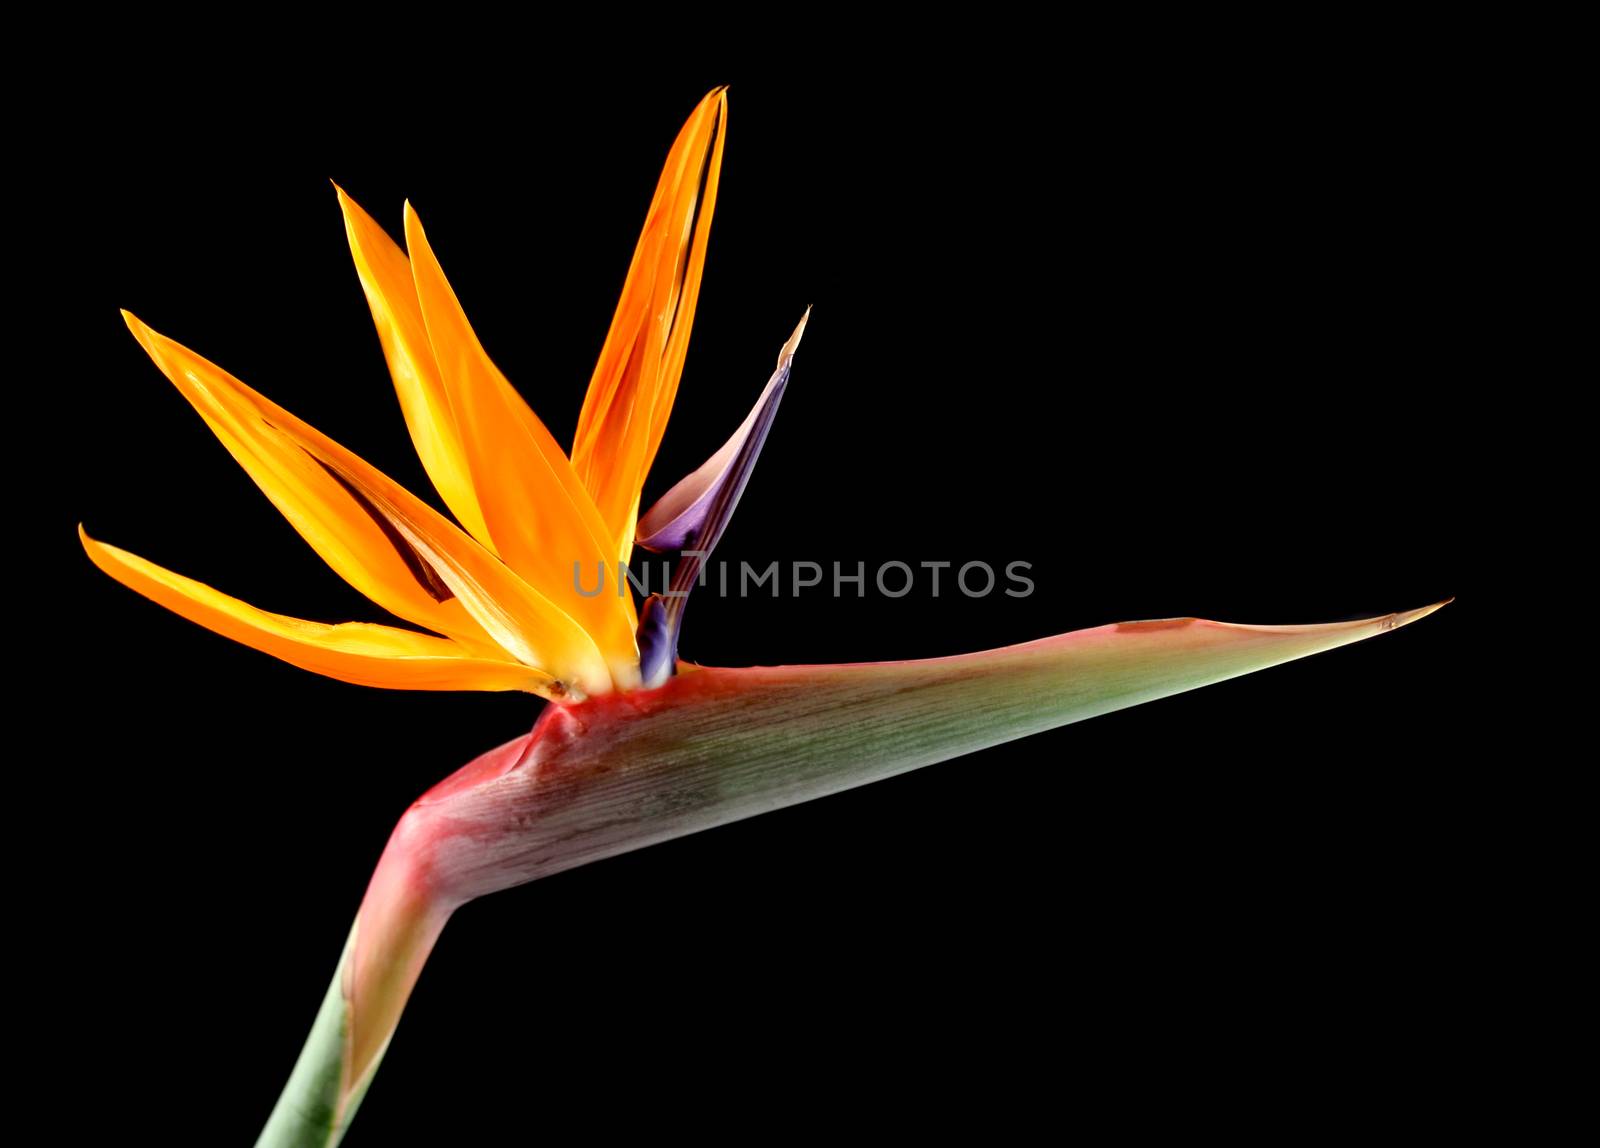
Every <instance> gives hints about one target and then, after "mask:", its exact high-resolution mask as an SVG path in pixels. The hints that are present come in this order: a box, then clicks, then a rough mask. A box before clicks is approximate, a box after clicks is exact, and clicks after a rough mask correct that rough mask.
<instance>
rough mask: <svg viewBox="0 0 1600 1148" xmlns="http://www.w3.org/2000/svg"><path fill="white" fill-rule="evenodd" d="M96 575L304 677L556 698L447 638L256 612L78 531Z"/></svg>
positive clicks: (541, 680) (534, 673)
mask: <svg viewBox="0 0 1600 1148" xmlns="http://www.w3.org/2000/svg"><path fill="white" fill-rule="evenodd" d="M78 537H79V538H80V539H81V540H82V541H83V548H84V550H86V551H87V552H88V554H89V558H90V559H91V560H92V561H93V562H94V564H95V565H96V566H98V567H100V569H102V570H104V571H105V572H106V573H107V574H109V575H111V577H113V578H115V579H116V580H117V581H118V582H121V583H122V584H123V585H124V586H127V587H128V588H129V589H131V590H135V591H137V592H138V593H140V594H143V595H144V596H145V597H146V598H149V599H150V600H151V601H152V602H155V603H157V604H159V605H162V606H165V607H166V608H167V609H169V610H172V611H173V612H175V613H178V614H181V615H183V616H184V617H185V618H188V619H189V620H190V621H191V622H198V623H199V624H200V625H202V626H204V627H205V628H206V629H208V630H213V631H215V632H216V633H218V634H221V635H223V636H224V637H228V638H232V639H234V641H237V642H243V643H244V644H245V645H247V646H250V647H251V648H253V649H257V650H260V651H262V652H263V653H267V654H271V655H272V656H273V657H275V658H281V659H283V660H284V661H286V662H288V663H289V664H290V665H294V666H299V667H300V668H301V669H303V670H310V671H311V672H313V673H317V674H325V675H327V676H328V677H330V678H338V679H339V680H340V681H343V682H353V683H355V684H356V685H361V686H384V687H387V688H389V689H397V690H527V691H530V692H532V693H537V694H543V695H545V696H546V697H559V696H561V693H560V687H559V686H558V685H557V683H556V680H555V678H554V677H552V676H551V675H550V674H547V673H545V672H544V671H542V670H539V669H535V668H534V667H532V666H524V665H521V664H519V663H517V662H514V661H512V660H511V659H510V658H506V659H504V660H494V659H490V658H486V657H483V656H481V655H480V656H474V655H473V654H471V653H469V652H468V651H466V650H465V649H464V648H463V647H462V646H460V645H458V644H457V643H455V642H452V641H450V640H449V639H447V638H437V637H434V636H433V635H431V634H418V633H414V632H412V631H410V630H400V629H396V628H395V627H393V626H378V625H372V624H369V623H365V622H346V623H343V624H342V625H336V626H330V625H326V624H324V623H321V622H307V621H303V620H302V619H300V618H290V617H286V616H285V615H283V614H272V613H268V612H267V611H265V610H258V609H256V608H255V607H254V606H251V605H250V604H249V603H247V602H241V601H240V600H239V599H237V598H231V597H229V596H228V595H226V594H223V593H221V592H220V591H218V590H214V589H212V588H211V587H210V586H207V585H205V584H204V583H201V582H196V581H195V580H194V579H192V578H185V577H183V576H182V575H180V574H174V573H173V572H172V571H170V570H166V569H164V568H162V567H160V566H157V565H156V564H155V563H153V562H147V561H146V560H145V559H143V558H140V557H139V556H138V555H136V554H130V553H128V552H127V551H126V550H119V549H118V548H117V547H115V546H107V545H106V544H105V543H103V542H97V541H95V540H94V539H93V538H90V537H89V536H88V534H86V533H85V532H84V530H83V527H81V526H80V527H79V528H78Z"/></svg>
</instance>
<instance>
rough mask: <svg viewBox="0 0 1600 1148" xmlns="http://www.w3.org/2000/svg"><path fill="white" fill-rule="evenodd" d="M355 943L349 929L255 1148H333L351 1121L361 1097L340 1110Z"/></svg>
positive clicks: (354, 1098)
mask: <svg viewBox="0 0 1600 1148" xmlns="http://www.w3.org/2000/svg"><path fill="white" fill-rule="evenodd" d="M355 943H356V931H355V929H354V928H351V930H350V936H349V938H348V939H346V941H345V943H344V952H343V953H341V954H340V955H339V967H338V969H337V970H335V972H334V974H333V981H332V983H330V984H329V985H328V991H327V993H326V994H325V995H324V996H323V998H322V1007H321V1008H320V1009H318V1010H317V1019H316V1020H315V1021H313V1022H312V1025H311V1035H310V1036H308V1037H307V1038H306V1045H305V1047H304V1048H303V1049H301V1050H300V1059H299V1060H297V1061H295V1065H294V1071H293V1072H292V1073H290V1075H289V1083H288V1084H286V1085H284V1088H283V1094H282V1095H281V1096H279V1097H278V1103H277V1104H276V1105H274V1106H273V1109H272V1115H271V1116H269V1117H268V1118H267V1125H266V1127H265V1128H263V1129H262V1130H261V1136H260V1138H259V1139H257V1140H256V1148H332V1146H333V1145H335V1144H337V1143H339V1141H340V1140H341V1139H343V1137H344V1130H345V1128H347V1127H348V1126H349V1124H350V1118H351V1117H352V1116H354V1115H355V1110H356V1106H357V1104H359V1103H360V1100H361V1097H360V1095H356V1096H355V1097H353V1098H352V1099H351V1100H350V1101H348V1102H347V1103H346V1104H345V1105H344V1111H343V1112H340V1105H339V1092H340V1084H341V1081H342V1079H343V1075H344V1050H345V1044H346V1041H347V1040H348V1039H349V1032H350V1004H349V1002H348V1001H347V1000H346V999H345V994H344V983H345V979H346V977H347V975H348V970H349V965H350V962H351V960H352V959H353V957H354V954H355ZM368 1079H369V1080H370V1079H371V1074H370V1073H369V1074H368ZM363 1091H365V1090H363Z"/></svg>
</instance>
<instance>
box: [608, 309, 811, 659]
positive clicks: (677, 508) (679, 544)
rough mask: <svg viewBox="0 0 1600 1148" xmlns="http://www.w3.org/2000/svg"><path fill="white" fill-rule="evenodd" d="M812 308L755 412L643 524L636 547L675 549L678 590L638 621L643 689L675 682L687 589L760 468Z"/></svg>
mask: <svg viewBox="0 0 1600 1148" xmlns="http://www.w3.org/2000/svg"><path fill="white" fill-rule="evenodd" d="M810 317H811V309H810V308H809V307H808V308H806V313H805V314H804V315H802V316H801V318H800V325H799V326H798V327H796V328H795V329H794V334H792V335H790V336H789V341H788V342H787V343H785V344H784V345H783V350H782V351H780V352H779V353H778V366H777V369H776V370H774V371H773V372H772V378H770V379H768V380H767V385H766V388H765V389H764V390H762V392H761V397H760V398H759V399H757V400H756V405H755V407H754V409H752V410H751V412H750V413H749V415H747V416H746V417H745V420H744V422H742V423H740V424H739V429H738V430H736V431H734V432H733V437H732V438H730V439H729V440H728V441H727V442H725V443H723V444H722V448H721V449H720V450H718V451H717V453H716V454H714V455H712V456H711V457H710V458H708V459H707V460H706V461H705V462H704V463H703V464H702V465H701V466H700V468H699V469H698V470H696V471H695V472H694V473H692V474H690V475H689V476H688V477H687V478H685V479H683V480H682V481H681V482H679V483H678V484H677V485H676V486H674V487H673V488H672V489H671V490H669V491H667V493H666V494H664V495H662V496H661V501H659V502H657V503H656V504H655V505H654V506H653V507H651V508H650V511H649V513H647V514H646V515H644V517H642V518H640V519H639V527H638V532H637V534H636V536H635V541H636V542H637V543H638V544H639V545H640V546H642V547H644V548H645V549H646V550H655V551H677V552H678V553H679V558H678V563H677V567H676V568H675V570H674V571H673V577H672V588H671V590H670V591H669V593H668V594H667V595H666V596H662V595H658V594H653V595H651V596H650V598H649V599H647V600H646V601H645V604H644V609H643V610H642V611H641V613H640V615H639V631H638V639H639V660H640V669H641V671H642V672H643V675H644V681H645V685H646V686H647V687H648V686H658V685H660V684H661V683H662V682H664V681H666V680H667V678H669V677H671V676H672V672H673V670H674V669H675V668H676V666H677V662H678V631H679V628H680V627H681V626H682V624H683V609H684V604H685V602H686V600H687V599H688V596H689V590H690V589H691V588H692V587H693V586H694V584H695V582H696V580H697V579H698V578H699V577H700V568H701V566H702V565H703V564H704V563H705V560H706V558H707V557H709V556H710V554H711V550H712V548H713V547H715V546H716V544H717V542H718V540H720V539H721V538H722V532H723V530H725V529H726V528H727V525H728V522H729V520H730V519H732V518H733V511H734V508H735V507H736V506H738V505H739V496H740V495H741V494H743V493H744V487H745V483H747V482H749V481H750V473H751V471H753V470H754V469H755V466H756V459H757V458H758V457H759V456H760V454H761V447H762V444H764V443H765V442H766V441H767V432H768V431H770V430H771V429H772V420H773V418H774V417H776V415H777V413H778V404H779V403H780V402H782V401H783V392H784V388H785V387H786V386H787V385H788V382H789V368H790V366H791V365H792V364H793V362H794V352H795V348H797V347H799V345H800V337H801V336H802V335H804V334H805V330H806V320H807V319H809V318H810Z"/></svg>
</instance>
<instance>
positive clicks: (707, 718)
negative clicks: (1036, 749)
mask: <svg viewBox="0 0 1600 1148" xmlns="http://www.w3.org/2000/svg"><path fill="white" fill-rule="evenodd" d="M1442 604H1443V603H1440V604H1439V605H1442ZM1436 609H1438V605H1435V606H1429V607H1424V608H1423V609H1421V610H1413V611H1410V612H1408V613H1403V614H1390V615H1386V616H1384V617H1381V618H1368V619H1364V620H1361V621H1356V622H1339V623H1334V624H1331V625H1322V626H1234V625H1225V624H1221V623H1217V622H1205V621H1199V620H1196V619H1193V618H1177V619H1166V620H1162V621H1156V622H1134V623H1126V624H1123V625H1117V626H1101V627H1098V628H1096V629H1092V630H1080V631H1076V632H1074V633H1070V634H1062V635H1059V636H1057V637H1054V638H1045V639H1043V640H1041V641H1037V642H1028V643H1025V644H1023V645H1020V646H1010V647H1007V648H1005V649H1001V650H990V651H987V652H984V653H981V654H966V655H962V656H959V657H952V658H936V659H932V660H928V661H916V662H881V663H871V664H864V665H841V666H777V667H757V668H751V669H737V670H729V669H709V668H700V667H695V666H689V665H684V666H681V667H680V672H679V673H678V675H677V676H675V677H673V678H671V679H669V680H668V682H667V683H666V684H665V685H664V686H662V687H661V688H659V689H656V690H649V691H644V692H638V693H631V694H609V695H605V696H602V697H598V698H593V699H590V700H588V701H585V702H582V703H578V704H572V705H552V706H549V707H547V708H546V709H545V711H544V712H543V714H541V715H540V718H539V721H538V723H537V724H536V725H535V726H534V728H533V731H532V732H531V733H529V734H526V735H524V736H523V737H520V738H517V739H516V740H514V741H511V742H507V743H506V744H505V745H503V746H500V747H499V748H497V749H494V750H491V751H489V752H488V753H486V754H484V755H483V756H481V757H479V758H478V759H477V760H475V761H473V762H472V763H471V764H469V765H467V766H465V767H463V768H462V769H460V770H459V771H457V772H456V773H455V774H453V775H452V776H451V777H449V778H447V779H446V780H445V781H443V782H441V783H440V784H439V785H437V786H435V787H434V788H433V789H431V790H429V791H428V792H427V793H426V794H424V795H423V796H422V797H421V798H420V799H418V800H417V802H416V803H415V804H413V805H412V806H411V808H410V809H408V810H407V811H406V814H405V816H404V817H402V818H401V820H400V823H399V825H397V826H396V828H395V831H394V834H393V835H392V836H391V838H390V840H389V844H388V846H387V848H386V849H385V850H384V854H383V857H382V859H381V860H380V861H379V863H378V868H377V870H376V871H375V873H374V874H373V879H372V882H371V884H370V885H369V886H368V889H367V893H366V897H365V898H364V900H363V901H362V905H361V911H360V913H359V914H358V916H357V919H356V926H355V928H354V930H353V931H352V933H351V937H350V940H349V942H348V943H347V944H346V946H345V951H344V956H343V957H342V958H341V960H340V966H339V972H338V973H337V974H336V975H335V977H334V981H333V984H332V985H331V986H330V988H329V991H328V996H327V998H326V999H325V1000H324V1002H323V1007H322V1011H321V1013H319V1014H318V1017H317V1021H316V1024H315V1025H314V1026H313V1028H312V1032H311V1037H310V1039H309V1040H308V1041H307V1044H306V1049H305V1051H304V1052H303V1053H302V1054H301V1057H300V1061H299V1063H298V1064H297V1065H296V1066H295V1070H294V1073H293V1075H292V1076H291V1077H290V1080H289V1084H288V1086H287V1087H286V1088H285V1090H284V1093H283V1096H282V1098H281V1099H280V1100H279V1102H278V1106H277V1108H276V1109H274V1111H273V1114H272V1118H271V1119H270V1120H269V1121H268V1123H267V1127H266V1130H265V1131H264V1132H263V1133H262V1137H261V1140H260V1141H259V1145H262V1146H271V1148H285V1146H288V1145H294V1146H302V1145H308V1146H309V1145H315V1146H317V1148H329V1146H331V1145H334V1144H337V1143H338V1142H339V1139H340V1137H341V1136H342V1135H343V1131H344V1129H345V1128H346V1127H347V1126H348V1124H349V1122H350V1118H351V1116H352V1115H353V1114H354V1112H355V1108H356V1105H357V1104H358V1103H359V1102H360V1100H361V1097H362V1096H363V1095H364V1093H365V1091H366V1088H367V1085H368V1084H369V1083H370V1081H371V1079H372V1075H373V1073H374V1071H375V1070H376V1068H377V1065H378V1062H379V1060H380V1059H381V1058H382V1056H383V1053H384V1051H385V1049H387V1047H388V1044H389V1040H390V1038H391V1036H392V1035H393V1033H394V1029H395V1026H396V1025H397V1024H398V1023H399V1019H400V1013H401V1011H402V1010H403V1009H404V1007H405V1002H406V999H407V997H408V996H409V995H410V993H411V988H412V986H413V985H414V984H415V983H416V978H417V974H418V973H419V972H420V971H421V968H422V965H423V962H424V961H426V959H427V957H428V954H429V952H430V951H431V950H432V948H433V944H434V942H435V941H436V940H437V939H438V936H439V932H440V930H441V929H443V927H444V924H445V921H446V920H448V919H449V916H450V914H451V913H452V912H453V911H454V910H455V909H456V908H457V907H458V906H460V905H462V904H464V903H465V902H467V901H469V900H471V899H473V898H474V897H479V896H482V895H484V894H485V893H492V892H495V891H496V890H499V889H506V888H510V887H511V886H514V885H520V884H522V883H524V882H527V881H532V880H535V879H537V878H539V877H544V876H548V875H549V874H552V873H557V872H560V871H561V870H563V869H570V868H573V867H575V866H578V865H583V864H586V863H588V862H590V861H597V860H600V859H601V858H604V857H610V856H614V855H616V854H618V853H624V852H627V851H629V850H633V849H638V848H642V847H643V846H646V845H651V844H654V843H656V842H659V841H666V840H669V839H671V838H674V837H681V836H683V835H685V834H689V833H694V832H697V831H699V830H701V829H708V828H711V827H712V826H715V825H722V824H725V823H727V822H730V821H736V820H739V819H741V818H745V817H750V816H754V815H755V814H758V813H763V812H766V811H769V810H773V809H778V808H782V807H784V806H788V805H794V804H797V803H799V802H802V801H808V800H810V799H812V798H815V797H821V796H824V795H826V794H829V793H835V792H838V791H839V790H843V789H849V788H851V787H853V786H857V785H864V784H866V783H868V782H871V781H876V780H879V779H881V778H885V777H890V776H893V775H894V774H897V773H903V772H905V771H907V770H911V769H916V768H918V767H919V766H923V765H929V764H932V763H933V762H937V761H943V760H945V759H947V758H951V757H956V756H959V755H961V754H965V753H971V752H973V751H975V750H979V749H983V748H985V747H987V746H991V745H996V744H998V743H1000V742H1004V741H1010V740H1012V739H1014V738H1019V737H1025V736H1027V735H1028V734H1031V733H1037V732H1040V731H1042V730H1046V729H1050V728H1053V727H1055V726H1060V725H1065V724H1067V723H1069V722H1073V721H1078V720H1081V719H1083V718H1087V717H1094V716H1096V715H1098V714H1102V713H1109V712H1110V711H1112V710H1117V709H1122V708H1124V707H1127V706H1131V705H1137V704H1139V703H1140V702H1146V701H1151V700H1154V699H1156V698H1161V697H1166V696H1168V695H1171V694H1175V693H1181V692H1183V691H1185V690H1190V689H1194V688H1197V687H1199V686H1204V685H1209V684H1211V683H1213V682H1219V681H1223V680H1225V679H1227V678H1232V677H1237V676H1239V675H1241V674H1246V673H1250V672H1251V671H1253V670H1258V669H1263V668H1265V667H1267V666H1271V665H1276V664H1278V663H1280V662H1286V661H1290V660H1292V659H1295V658H1300V657H1304V656H1306V655H1308V654H1314V653H1318V652H1320V651H1323V650H1328V649H1332V648H1334V647H1336V646H1342V645H1345V644H1347V643H1349V642H1355V641H1359V640H1361V639H1362V638H1367V637H1371V636H1373V635H1375V634H1380V633H1383V632H1385V631H1387V630H1392V629H1396V628H1398V627H1399V626H1403V625H1405V624H1406V623H1408V622H1412V621H1415V620H1416V619H1417V618H1420V617H1423V616H1424V615H1426V614H1429V613H1432V612H1433V611H1434V610H1436Z"/></svg>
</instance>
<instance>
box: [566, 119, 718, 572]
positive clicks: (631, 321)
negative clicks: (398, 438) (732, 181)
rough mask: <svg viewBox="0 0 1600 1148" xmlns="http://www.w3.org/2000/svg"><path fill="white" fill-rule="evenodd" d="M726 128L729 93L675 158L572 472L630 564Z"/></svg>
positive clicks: (588, 408)
mask: <svg viewBox="0 0 1600 1148" xmlns="http://www.w3.org/2000/svg"><path fill="white" fill-rule="evenodd" d="M727 121H728V100H727V95H726V89H723V88H717V89H716V90H714V91H712V92H711V93H710V94H709V95H707V96H706V97H705V99H703V100H701V101H700V105H699V106H698V107H697V108H695V110H694V113H693V114H692V115H691V116H690V117H689V119H688V122H687V123H685V124H684V126H683V129H682V131H680V132H679V133H678V138H677V140H676V142H674V143H673V145H672V150H671V151H670V152H669V153H668V154H667V162H666V166H665V167H664V168H663V169H662V172H661V179H660V181H659V183H657V185H656V192H655V197H654V198H653V199H652V200H651V202H650V210H649V211H648V212H647V213H646V215H645V222H644V229H643V231H642V232H641V233H640V235H639V243H638V245H637V246H636V247H635V248H634V253H633V262H632V264H631V265H630V266H629V268H628V278H627V281H626V282H625V283H624V285H623V288H622V299H621V301H620V302H619V303H618V304H617V311H616V314H615V316H614V317H613V318H612V320H611V330H610V331H609V332H608V333H607V335H606V341H605V346H604V347H603V348H602V349H601V351H600V360H599V362H598V363H596V364H595V369H594V375H593V377H592V378H591V379H590V382H589V392H588V394H587V395H586V396H585V398H584V402H583V413H582V414H581V415H580V416H579V418H578V432H577V435H576V437H575V438H574V439H573V443H572V463H573V467H574V468H575V469H576V470H577V472H578V475H579V477H581V478H582V479H583V484H584V486H585V487H586V488H587V489H588V491H589V493H590V495H591V496H593V498H594V500H595V504H596V505H597V506H598V507H599V508H600V514H601V517H602V518H604V519H605V522H606V525H607V527H608V528H609V529H610V530H611V532H612V534H613V535H614V536H615V537H616V538H617V541H618V545H619V547H620V550H619V556H620V557H621V558H623V559H626V558H627V557H628V554H629V553H630V551H631V550H632V546H633V533H634V526H635V519H636V518H637V515H638V504H639V489H640V487H641V486H642V485H643V483H644V478H645V475H646V474H647V473H648V472H649V470H650V464H651V463H652V462H653V461H654V460H655V455H656V450H657V448H658V447H660V445H661V437H662V435H663V434H665V433H666V429H667V418H668V416H669V415H670V414H671V413H672V403H673V399H674V398H675V397H676V396H677V393H678V380H679V378H680V377H681V376H682V374H683V362H684V357H685V356H686V355H687V354H688V350H689V332H690V329H691V328H692V326H693V324H694V310H695V302H696V300H697V299H698V297H699V294H700V275H701V270H702V268H703V267H704V265H705V254H706V243H707V241H708V239H709V238H710V234H711V215H712V211H713V210H714V208H715V207H716V200H717V181H718V177H719V175H720V173H721V170H722V145H723V139H724V138H725V136H726V134H727Z"/></svg>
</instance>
